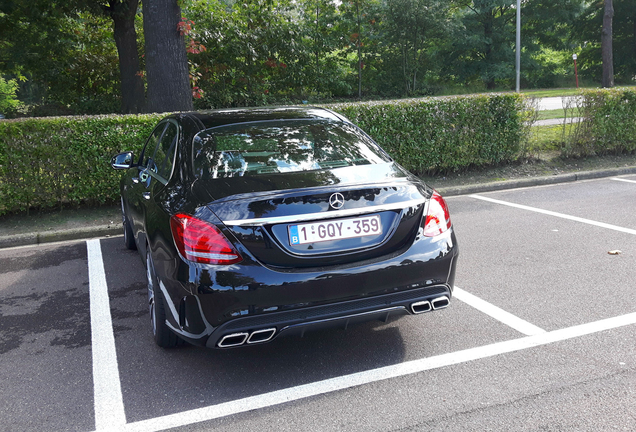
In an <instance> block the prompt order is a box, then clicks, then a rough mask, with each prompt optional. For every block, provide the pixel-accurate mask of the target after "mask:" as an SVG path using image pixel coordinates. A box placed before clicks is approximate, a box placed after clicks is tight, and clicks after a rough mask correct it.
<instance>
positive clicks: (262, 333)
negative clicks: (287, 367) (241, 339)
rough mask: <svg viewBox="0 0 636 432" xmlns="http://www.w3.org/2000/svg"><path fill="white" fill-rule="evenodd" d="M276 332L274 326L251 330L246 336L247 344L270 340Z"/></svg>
mask: <svg viewBox="0 0 636 432" xmlns="http://www.w3.org/2000/svg"><path fill="white" fill-rule="evenodd" d="M275 334H276V328H268V329H263V330H256V331H253V332H252V334H251V335H250V337H249V338H247V343H248V345H251V344H255V343H260V342H267V341H269V340H271V339H272V338H273V337H274V335H275Z"/></svg>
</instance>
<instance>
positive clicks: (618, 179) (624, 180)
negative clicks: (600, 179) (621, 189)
mask: <svg viewBox="0 0 636 432" xmlns="http://www.w3.org/2000/svg"><path fill="white" fill-rule="evenodd" d="M610 180H616V181H622V182H626V183H636V180H627V179H624V178H618V177H613V178H611V179H610Z"/></svg>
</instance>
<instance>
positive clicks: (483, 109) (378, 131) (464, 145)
mask: <svg viewBox="0 0 636 432" xmlns="http://www.w3.org/2000/svg"><path fill="white" fill-rule="evenodd" d="M526 107H527V105H526V104H525V102H524V99H523V97H521V96H519V95H517V94H506V95H488V96H470V97H449V98H443V99H416V100H404V101H392V102H363V103H356V104H337V105H331V106H328V108H330V109H333V110H334V111H337V112H339V113H342V114H343V115H345V116H346V117H348V118H349V119H350V120H351V121H353V122H354V123H356V124H358V125H359V126H360V127H361V128H362V129H364V130H365V131H366V132H367V133H369V135H371V137H373V138H374V139H375V140H376V141H377V142H378V143H379V144H380V145H381V146H382V147H384V149H386V150H387V151H388V152H389V154H391V155H392V156H393V157H394V158H395V159H396V160H397V161H398V162H399V163H400V164H401V165H403V166H404V167H405V168H406V169H408V170H409V171H411V172H414V173H417V174H422V173H432V172H438V171H442V172H443V171H457V170H462V169H465V168H467V167H469V166H477V167H479V166H487V165H493V164H498V163H502V162H508V161H511V160H515V159H516V158H518V157H519V155H520V152H521V151H522V142H523V140H524V138H525V136H526V133H527V125H526V120H527V118H528V115H529V113H528V110H527V108H526Z"/></svg>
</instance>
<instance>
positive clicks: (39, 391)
mask: <svg viewBox="0 0 636 432" xmlns="http://www.w3.org/2000/svg"><path fill="white" fill-rule="evenodd" d="M447 201H448V204H449V207H450V211H451V218H452V221H453V224H454V226H455V229H456V232H457V237H458V241H459V243H460V250H461V255H460V261H459V264H458V267H457V279H456V284H457V288H458V289H457V290H456V294H455V298H454V299H453V301H452V302H451V306H450V307H449V308H448V309H445V310H443V311H436V312H433V313H428V314H424V315H420V316H417V317H409V318H404V319H401V320H398V321H395V322H390V323H388V324H385V323H368V324H363V325H359V326H356V327H353V328H350V329H348V330H346V331H344V330H326V331H319V332H313V333H307V334H306V335H305V337H303V338H296V337H288V338H281V339H278V340H275V341H274V342H272V343H270V344H266V345H261V346H258V345H257V346H250V347H247V348H241V349H233V350H223V351H220V350H208V349H202V348H195V347H190V346H185V347H181V348H178V349H174V350H163V349H161V348H158V347H157V346H155V344H154V342H153V340H152V334H151V330H150V324H149V318H148V312H147V305H146V290H145V271H144V266H143V263H142V261H141V259H140V258H139V256H138V254H137V252H130V251H127V250H126V249H125V248H124V246H123V241H122V238H120V237H114V238H104V239H93V240H89V241H75V242H66V243H57V244H48V245H38V246H29V247H20V248H12V249H2V250H0V365H1V367H0V380H1V382H2V386H0V430H2V431H18V430H19V431H36V430H37V431H41V430H55V431H64V430H69V431H92V430H116V431H120V430H121V431H128V430H130V431H158V430H166V429H170V428H173V429H174V430H178V431H195V430H196V431H198V430H231V431H234V430H236V431H239V430H240V431H245V430H279V431H298V430H316V431H324V430H345V431H398V430H399V431H402V430H405V431H415V430H445V431H448V430H450V431H469V430H475V431H481V430H501V431H503V430H533V431H544V430H545V431H561V430H563V431H571V430H589V431H600V430H635V429H636V355H635V354H636V281H635V279H636V277H635V276H636V271H635V269H636V175H631V176H630V175H628V176H621V177H619V178H605V179H598V180H590V181H581V182H575V183H567V184H559V185H551V186H541V187H534V188H526V189H517V190H509V191H500V192H490V193H484V194H479V195H464V196H456V197H451V198H449V199H448V200H447Z"/></svg>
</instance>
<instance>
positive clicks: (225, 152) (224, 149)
mask: <svg viewBox="0 0 636 432" xmlns="http://www.w3.org/2000/svg"><path fill="white" fill-rule="evenodd" d="M193 160H194V174H195V176H196V177H198V178H208V179H209V178H224V177H236V176H245V175H259V174H272V173H288V172H295V171H312V170H322V169H333V168H340V167H348V166H353V165H369V164H377V163H384V162H389V161H390V160H391V159H390V158H389V157H388V156H387V155H386V154H385V153H384V152H383V151H382V150H381V149H380V148H379V147H378V146H377V144H375V143H374V142H373V141H371V139H369V137H367V136H366V135H365V134H364V133H363V132H361V131H360V130H359V129H358V128H356V127H355V126H352V125H349V124H346V123H339V122H334V121H328V120H325V121H320V120H315V119H312V120H282V121H281V120H278V121H262V122H253V123H241V124H234V125H228V126H220V127H216V128H212V129H208V130H206V131H203V132H201V133H199V134H198V135H197V137H196V138H195V140H194V143H193Z"/></svg>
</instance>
